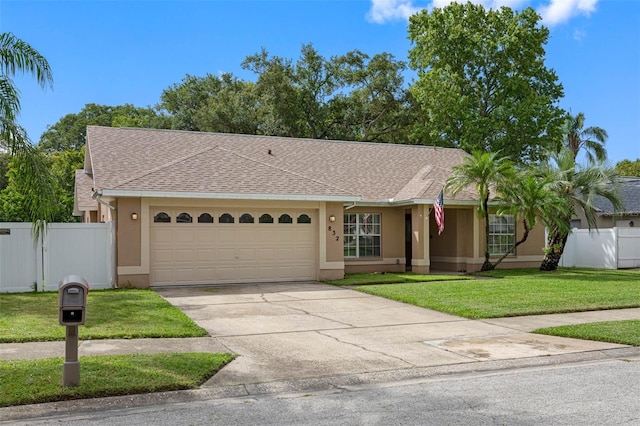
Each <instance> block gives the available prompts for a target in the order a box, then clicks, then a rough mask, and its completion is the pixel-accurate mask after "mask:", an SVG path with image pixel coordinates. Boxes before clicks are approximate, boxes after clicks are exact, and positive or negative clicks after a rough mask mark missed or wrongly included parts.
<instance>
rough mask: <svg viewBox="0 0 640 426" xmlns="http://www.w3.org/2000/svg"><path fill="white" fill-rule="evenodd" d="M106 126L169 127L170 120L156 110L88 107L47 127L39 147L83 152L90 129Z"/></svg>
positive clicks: (50, 151) (47, 149)
mask: <svg viewBox="0 0 640 426" xmlns="http://www.w3.org/2000/svg"><path fill="white" fill-rule="evenodd" d="M89 125H95V126H106V127H150V128H156V129H164V128H168V127H169V119H168V118H167V117H165V116H163V115H162V114H159V113H158V112H156V111H155V110H153V109H152V108H140V107H135V106H133V105H131V104H125V105H118V106H108V105H97V104H86V105H85V106H84V108H82V110H80V112H78V113H72V114H67V115H65V116H64V117H62V118H61V119H60V120H58V122H56V123H55V124H53V125H51V126H47V129H46V130H45V131H44V133H43V134H42V136H41V137H40V142H39V143H38V148H39V149H40V150H42V151H44V152H46V153H53V152H57V151H66V150H69V149H72V150H76V151H78V150H80V149H81V148H82V147H83V146H84V144H85V143H86V141H87V126H89Z"/></svg>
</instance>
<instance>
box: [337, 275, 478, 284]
mask: <svg viewBox="0 0 640 426" xmlns="http://www.w3.org/2000/svg"><path fill="white" fill-rule="evenodd" d="M471 279H473V278H472V277H469V276H464V275H421V274H411V273H393V272H391V273H390V272H387V273H384V274H375V273H374V274H349V275H347V276H345V277H344V278H343V279H341V280H332V281H327V283H329V284H333V285H338V286H343V285H350V286H358V285H371V284H396V283H415V282H430V281H455V280H471Z"/></svg>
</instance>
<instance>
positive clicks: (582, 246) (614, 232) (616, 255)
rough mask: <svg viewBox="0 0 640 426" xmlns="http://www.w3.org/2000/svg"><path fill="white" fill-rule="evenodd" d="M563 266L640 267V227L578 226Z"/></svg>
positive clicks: (567, 248)
mask: <svg viewBox="0 0 640 426" xmlns="http://www.w3.org/2000/svg"><path fill="white" fill-rule="evenodd" d="M560 266H567V267H578V268H598V269H626V268H640V228H635V227H634V228H607V229H600V230H598V231H596V230H593V231H591V232H590V231H589V230H588V229H574V230H573V232H572V233H571V235H569V239H568V240H567V244H566V246H565V249H564V253H563V254H562V257H561V258H560Z"/></svg>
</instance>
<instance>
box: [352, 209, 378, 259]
mask: <svg viewBox="0 0 640 426" xmlns="http://www.w3.org/2000/svg"><path fill="white" fill-rule="evenodd" d="M380 216H381V215H380V213H346V214H345V215H344V237H343V240H344V257H355V258H359V257H380V255H381V250H380V244H381V238H380V235H381V226H380V224H381V217H380Z"/></svg>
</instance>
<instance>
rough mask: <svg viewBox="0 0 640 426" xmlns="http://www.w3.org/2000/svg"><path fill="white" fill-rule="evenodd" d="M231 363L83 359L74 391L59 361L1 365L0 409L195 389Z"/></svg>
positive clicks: (189, 358)
mask: <svg viewBox="0 0 640 426" xmlns="http://www.w3.org/2000/svg"><path fill="white" fill-rule="evenodd" d="M232 359H233V355H231V354H210V353H164V354H154V355H141V354H132V355H117V356H85V357H82V358H81V359H80V385H79V386H77V387H62V365H63V362H64V359H63V358H47V359H41V360H15V361H0V383H2V386H1V387H0V407H6V406H11V405H23V404H36V403H43V402H53V401H64V400H70V399H80V398H96V397H106V396H116V395H131V394H138V393H147V392H162V391H170V390H181V389H194V388H196V387H198V386H200V385H201V384H202V383H204V382H205V381H207V380H208V379H209V378H210V377H211V376H213V375H214V374H215V373H216V372H217V371H218V370H220V369H221V368H222V367H223V366H224V365H225V364H227V363H229V362H230V361H231V360H232Z"/></svg>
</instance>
